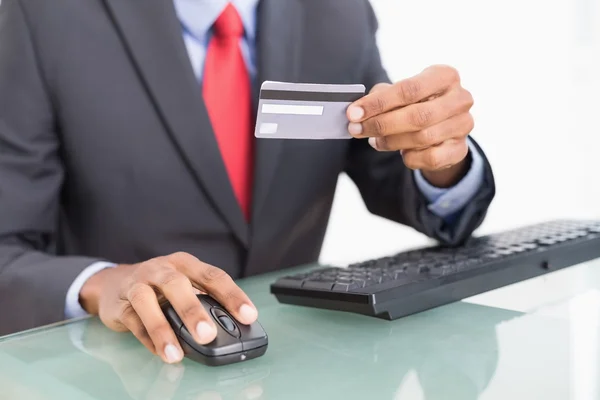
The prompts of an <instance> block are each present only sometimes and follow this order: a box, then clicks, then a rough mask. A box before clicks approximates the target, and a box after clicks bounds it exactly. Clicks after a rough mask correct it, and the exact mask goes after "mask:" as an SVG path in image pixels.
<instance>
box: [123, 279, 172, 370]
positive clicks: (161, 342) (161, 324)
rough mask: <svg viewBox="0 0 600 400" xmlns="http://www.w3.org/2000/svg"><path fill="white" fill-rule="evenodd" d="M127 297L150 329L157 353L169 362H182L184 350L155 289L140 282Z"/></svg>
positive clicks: (146, 327)
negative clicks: (161, 307)
mask: <svg viewBox="0 0 600 400" xmlns="http://www.w3.org/2000/svg"><path fill="white" fill-rule="evenodd" d="M127 299H128V300H129V302H130V303H131V306H132V307H133V309H134V310H135V312H136V313H137V315H138V316H139V318H140V320H141V321H142V323H143V324H144V327H145V329H146V331H148V334H149V335H150V338H151V339H152V343H154V347H155V349H156V353H157V354H159V355H160V356H161V358H162V359H163V360H164V361H165V362H167V363H169V364H174V363H177V362H180V361H181V360H182V359H183V350H182V349H181V346H180V345H179V341H178V340H177V338H176V337H175V333H174V332H173V329H171V326H170V325H169V323H168V322H167V319H166V318H165V315H164V314H163V311H162V310H161V309H160V306H159V305H158V299H157V297H156V293H155V292H154V290H153V289H152V288H151V287H150V286H148V285H145V284H141V283H138V284H135V285H133V286H132V288H131V289H130V290H129V292H128V293H127Z"/></svg>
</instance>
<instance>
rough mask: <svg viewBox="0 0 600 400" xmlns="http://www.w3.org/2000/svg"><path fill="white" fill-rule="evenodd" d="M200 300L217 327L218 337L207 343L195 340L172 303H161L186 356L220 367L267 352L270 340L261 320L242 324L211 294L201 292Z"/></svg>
mask: <svg viewBox="0 0 600 400" xmlns="http://www.w3.org/2000/svg"><path fill="white" fill-rule="evenodd" d="M198 300H199V301H200V304H202V305H203V306H204V308H205V309H206V311H207V312H208V314H209V315H210V316H212V318H213V321H214V323H215V325H216V327H217V337H216V338H215V340H213V341H212V342H211V343H209V344H205V345H201V344H199V343H197V342H196V341H195V340H194V338H193V336H192V335H190V332H189V331H188V329H187V327H186V326H185V325H184V324H183V322H182V321H181V318H179V316H178V315H177V313H176V312H175V309H174V308H173V307H172V306H171V304H169V303H165V304H164V305H163V306H162V309H163V312H164V313H165V316H166V318H167V321H169V324H170V325H171V328H173V331H174V332H175V334H176V335H177V337H178V339H179V343H180V344H181V348H182V349H183V352H184V353H185V356H186V357H187V358H189V359H191V360H194V361H197V362H200V363H202V364H205V365H210V366H218V365H227V364H233V363H236V362H241V361H246V360H251V359H253V358H257V357H260V356H262V355H263V354H265V352H266V351H267V346H268V344H269V340H268V337H267V334H266V332H265V330H264V329H263V327H262V326H261V325H260V323H259V322H258V321H256V322H254V323H253V324H252V325H243V324H241V323H239V322H238V321H237V320H236V319H235V318H233V316H232V315H231V314H229V313H228V312H227V310H225V307H222V306H221V305H220V304H219V303H218V302H217V301H216V300H215V299H213V298H212V297H210V296H207V295H203V294H199V295H198Z"/></svg>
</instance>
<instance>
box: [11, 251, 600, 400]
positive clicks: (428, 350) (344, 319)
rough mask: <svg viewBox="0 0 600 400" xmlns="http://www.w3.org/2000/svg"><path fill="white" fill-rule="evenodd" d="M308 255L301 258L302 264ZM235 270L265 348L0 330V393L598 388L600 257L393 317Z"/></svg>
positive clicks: (97, 331)
mask: <svg viewBox="0 0 600 400" xmlns="http://www.w3.org/2000/svg"><path fill="white" fill-rule="evenodd" d="M309 268H310V267H309ZM279 275H280V274H271V275H265V276H262V277H255V278H251V279H247V280H243V281H240V284H241V286H242V287H243V288H244V289H245V290H246V291H247V292H248V294H249V295H250V296H251V297H252V299H253V300H254V301H255V303H256V305H257V306H258V307H259V310H260V317H259V318H260V321H261V323H262V324H263V326H264V327H265V330H266V331H267V333H268V334H269V350H268V351H267V354H266V355H265V356H263V357H261V358H259V359H256V360H252V361H248V362H245V363H239V364H234V365H229V366H224V367H206V366H203V365H199V364H196V363H193V362H191V361H188V360H185V361H184V362H183V363H181V364H179V365H165V364H163V363H162V362H161V360H160V359H159V358H158V357H156V356H153V355H151V354H150V353H148V352H147V350H146V349H145V348H144V347H143V346H142V345H141V344H139V343H138V342H137V341H136V340H135V338H134V337H133V336H131V335H130V334H127V333H114V332H112V331H109V330H107V329H106V328H104V327H103V326H102V324H101V323H100V322H99V321H98V320H97V319H95V318H90V319H83V320H78V321H70V322H67V323H63V324H58V325H55V326H50V327H45V328H41V329H37V330H32V331H28V332H24V333H20V334H16V335H12V336H8V337H5V338H3V339H0V388H1V389H0V399H30V400H37V399H82V400H83V399H110V400H114V399H202V400H208V399H210V400H216V399H223V400H225V399H284V400H288V399H289V400H293V399H417V400H418V399H428V400H430V399H460V400H469V399H503V400H505V399H529V398H535V399H546V400H552V399H557V400H558V399H560V400H565V399H576V400H580V399H581V400H583V399H585V400H589V399H595V398H599V396H600V387H599V385H598V383H597V381H598V379H597V378H598V376H600V368H599V364H600V346H599V343H600V261H597V262H592V263H587V264H582V265H579V266H576V267H572V268H569V269H566V270H563V271H558V272H555V273H552V274H549V275H547V276H544V277H541V278H538V279H534V280H530V281H525V282H522V283H519V284H516V285H512V286H508V287H506V288H502V289H498V290H495V291H492V292H489V293H486V294H483V295H480V296H477V297H474V298H470V299H466V300H465V301H462V302H458V303H454V304H450V305H447V306H444V307H440V308H437V309H433V310H430V311H427V312H423V313H420V314H416V315H413V316H410V317H406V318H403V319H400V320H396V321H392V322H390V321H385V320H379V319H375V318H371V317H365V316H360V315H354V314H348V313H342V312H335V311H325V310H316V309H311V308H302V307H295V306H286V305H281V304H278V303H277V302H276V300H275V298H274V297H273V296H272V295H270V294H269V284H270V283H271V282H273V280H274V279H276V278H277V277H278V276H279Z"/></svg>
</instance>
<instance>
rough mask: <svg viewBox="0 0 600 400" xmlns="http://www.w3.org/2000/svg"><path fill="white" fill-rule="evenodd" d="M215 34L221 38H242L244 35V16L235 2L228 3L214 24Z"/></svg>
mask: <svg viewBox="0 0 600 400" xmlns="http://www.w3.org/2000/svg"><path fill="white" fill-rule="evenodd" d="M214 34H215V36H217V37H219V38H224V39H227V38H241V37H242V36H244V24H243V23H242V18H241V17H240V14H239V13H238V12H237V10H236V9H235V7H234V6H233V4H231V3H229V4H227V7H226V8H225V10H223V12H222V13H221V15H220V16H219V18H218V19H217V21H216V22H215V25H214Z"/></svg>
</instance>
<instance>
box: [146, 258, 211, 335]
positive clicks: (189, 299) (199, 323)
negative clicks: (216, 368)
mask: <svg viewBox="0 0 600 400" xmlns="http://www.w3.org/2000/svg"><path fill="white" fill-rule="evenodd" d="M161 261H162V262H163V264H168V263H170V261H169V260H168V257H165V258H164V259H161ZM163 264H158V265H156V266H155V267H154V268H151V271H152V272H151V274H150V276H149V277H148V282H149V283H150V285H152V286H154V287H156V288H157V289H158V290H159V291H160V292H161V293H162V294H163V295H164V296H165V297H166V299H167V300H168V301H169V302H170V303H171V305H172V306H173V308H174V309H175V312H177V315H178V316H179V317H180V318H181V320H182V321H183V323H184V325H185V326H186V327H187V329H188V331H189V332H190V334H191V335H192V336H193V337H194V340H196V342H198V343H200V344H208V343H210V342H212V341H213V340H215V337H217V327H216V326H215V324H214V322H213V321H212V318H211V317H209V315H208V313H207V312H206V310H205V309H204V307H203V306H202V304H200V301H198V297H197V296H196V293H195V291H196V290H195V289H194V287H193V286H192V283H191V282H190V279H189V278H188V277H187V276H186V275H184V274H183V273H181V272H179V271H178V270H177V269H176V267H175V266H174V267H167V266H165V265H163Z"/></svg>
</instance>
